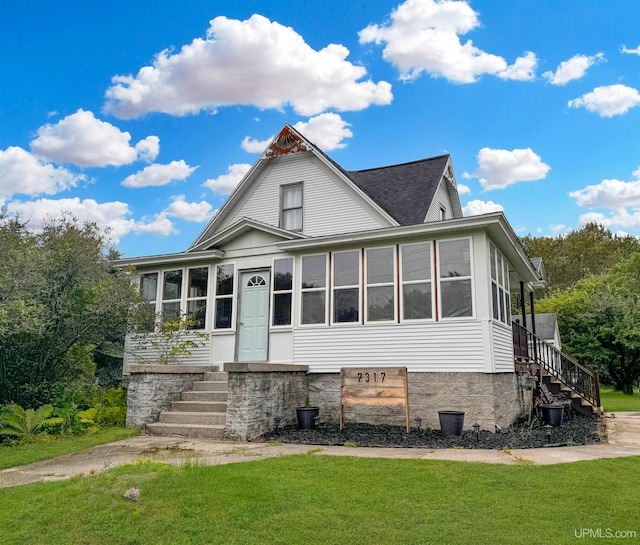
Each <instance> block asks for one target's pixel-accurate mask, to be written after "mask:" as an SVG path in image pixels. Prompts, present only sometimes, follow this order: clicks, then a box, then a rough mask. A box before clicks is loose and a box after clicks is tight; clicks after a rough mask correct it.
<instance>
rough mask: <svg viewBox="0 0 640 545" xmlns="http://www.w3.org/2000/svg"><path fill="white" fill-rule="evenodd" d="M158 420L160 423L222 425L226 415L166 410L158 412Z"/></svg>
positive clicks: (224, 422) (225, 420)
mask: <svg viewBox="0 0 640 545" xmlns="http://www.w3.org/2000/svg"><path fill="white" fill-rule="evenodd" d="M160 422H161V423H162V424H186V425H190V424H199V425H203V424H204V425H207V426H224V425H225V424H226V422H227V415H226V414H225V413H199V412H198V413H194V412H180V411H167V412H163V413H160Z"/></svg>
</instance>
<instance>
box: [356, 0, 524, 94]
mask: <svg viewBox="0 0 640 545" xmlns="http://www.w3.org/2000/svg"><path fill="white" fill-rule="evenodd" d="M478 26H480V22H479V20H478V17H477V14H476V12H475V11H473V9H472V8H471V7H470V6H469V4H468V3H467V2H458V1H438V0H407V1H406V2H404V3H403V4H401V5H400V6H398V8H397V9H396V10H394V11H393V12H392V13H391V16H390V22H389V23H387V24H384V25H375V24H372V25H369V26H368V27H366V28H365V29H363V30H361V31H360V32H359V34H358V35H359V38H360V43H363V44H366V43H372V42H373V43H375V44H381V43H384V44H385V47H384V50H383V52H382V56H383V58H384V59H385V60H387V61H388V62H390V63H391V64H393V65H394V66H395V67H396V68H397V69H398V70H399V71H400V77H401V79H404V80H410V79H414V78H417V77H418V76H419V75H420V74H421V73H422V72H428V73H429V74H431V75H432V76H434V77H439V76H442V77H445V78H447V79H449V80H451V81H454V82H456V83H473V82H474V81H476V80H477V78H478V77H479V76H481V75H482V74H494V75H498V76H500V77H501V78H503V79H533V77H534V74H533V69H534V68H535V64H536V58H535V55H534V54H533V53H527V54H526V55H525V56H524V57H521V58H519V59H518V60H517V61H516V63H515V64H514V65H513V66H511V67H510V66H508V65H507V61H506V60H505V59H503V58H502V57H500V56H498V55H493V54H490V53H486V52H484V51H482V50H481V49H478V48H477V47H475V46H474V45H473V42H472V41H471V40H468V41H466V42H465V43H464V44H463V43H461V41H460V35H464V34H466V33H467V32H469V31H470V30H473V29H474V28H476V27H478Z"/></svg>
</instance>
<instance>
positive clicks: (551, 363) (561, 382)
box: [512, 322, 602, 414]
mask: <svg viewBox="0 0 640 545" xmlns="http://www.w3.org/2000/svg"><path fill="white" fill-rule="evenodd" d="M512 327H513V346H514V356H515V361H516V369H518V368H519V369H522V370H524V369H526V370H527V371H529V372H530V373H531V374H532V375H533V376H536V377H537V378H538V384H539V386H538V389H539V390H540V391H541V394H542V396H543V397H546V396H545V392H544V388H543V387H542V386H541V385H546V386H547V387H548V390H550V391H551V394H552V396H557V397H562V398H564V399H566V400H570V401H571V407H572V408H573V409H574V410H575V411H577V412H579V413H582V414H600V413H602V406H601V404H600V379H599V377H598V373H597V372H595V373H594V372H592V371H589V369H587V368H586V367H583V366H582V365H580V364H579V363H578V362H576V361H574V360H572V359H571V358H570V357H569V356H567V355H566V354H564V353H563V352H561V351H560V350H558V349H557V348H556V347H555V346H552V345H550V344H549V343H547V342H545V341H543V340H542V339H540V338H539V337H537V336H536V335H534V334H533V333H532V332H531V331H529V330H527V329H525V328H524V327H522V326H521V325H520V324H519V323H517V322H513V324H512ZM548 401H549V402H550V401H551V400H548Z"/></svg>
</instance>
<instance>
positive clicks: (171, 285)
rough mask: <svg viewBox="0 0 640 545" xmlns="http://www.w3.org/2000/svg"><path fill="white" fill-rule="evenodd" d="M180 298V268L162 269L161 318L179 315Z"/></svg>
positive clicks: (173, 317)
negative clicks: (172, 269) (173, 269)
mask: <svg viewBox="0 0 640 545" xmlns="http://www.w3.org/2000/svg"><path fill="white" fill-rule="evenodd" d="M181 299H182V269H178V270H175V271H164V274H163V280H162V319H163V320H164V321H167V320H174V319H176V318H179V317H180V300H181Z"/></svg>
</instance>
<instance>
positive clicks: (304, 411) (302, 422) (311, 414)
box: [296, 407, 320, 430]
mask: <svg viewBox="0 0 640 545" xmlns="http://www.w3.org/2000/svg"><path fill="white" fill-rule="evenodd" d="M319 412H320V408H319V407H298V408H297V409H296V416H297V417H298V428H300V429H301V430H311V429H313V428H315V420H314V419H315V417H316V416H318V413H319Z"/></svg>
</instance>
